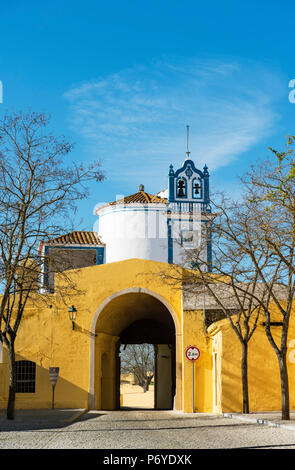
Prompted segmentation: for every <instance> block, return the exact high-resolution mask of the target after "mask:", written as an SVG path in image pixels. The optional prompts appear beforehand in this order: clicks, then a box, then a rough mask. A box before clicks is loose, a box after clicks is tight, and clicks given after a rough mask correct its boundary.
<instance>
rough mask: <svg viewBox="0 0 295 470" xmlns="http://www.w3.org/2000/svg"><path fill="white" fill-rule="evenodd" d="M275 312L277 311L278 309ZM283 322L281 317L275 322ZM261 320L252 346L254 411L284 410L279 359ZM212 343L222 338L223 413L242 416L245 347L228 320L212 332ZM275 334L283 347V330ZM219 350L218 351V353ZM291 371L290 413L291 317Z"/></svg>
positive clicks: (293, 333) (293, 354)
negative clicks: (242, 369)
mask: <svg viewBox="0 0 295 470" xmlns="http://www.w3.org/2000/svg"><path fill="white" fill-rule="evenodd" d="M274 310H275V309H274ZM272 320H273V321H279V320H280V318H279V317H278V316H274V317H273V318H272ZM263 321H264V318H263V317H261V319H260V321H259V322H258V326H257V329H256V331H255V332H254V335H253V337H252V338H251V340H250V342H249V349H248V382H249V406H250V411H252V412H255V411H267V410H268V411H271V410H280V409H281V384H280V372H279V366H278V360H277V356H276V354H275V352H274V350H273V348H272V346H271V345H270V343H269V341H268V339H267V337H266V333H265V329H264V326H263V324H262V323H263ZM210 331H211V336H212V340H214V337H215V335H219V336H221V337H222V340H221V341H220V342H219V346H218V348H219V351H218V353H219V354H220V355H221V371H220V373H221V384H220V385H221V389H222V397H221V401H222V411H223V412H231V411H232V412H242V408H243V406H242V374H241V357H242V346H241V343H240V341H239V340H238V338H237V336H236V334H235V333H234V331H233V329H232V328H231V326H230V324H229V321H228V320H227V319H225V320H222V321H219V322H217V323H216V324H214V325H212V326H211V327H210V328H209V332H210ZM271 331H272V334H273V336H274V338H275V339H276V342H277V344H278V345H280V337H281V335H280V332H281V327H279V326H272V327H271ZM218 348H217V349H218ZM287 367H288V376H289V391H290V409H295V390H294V386H295V383H294V382H295V377H294V374H295V322H294V314H293V315H292V316H291V321H290V326H289V335H288V349H287Z"/></svg>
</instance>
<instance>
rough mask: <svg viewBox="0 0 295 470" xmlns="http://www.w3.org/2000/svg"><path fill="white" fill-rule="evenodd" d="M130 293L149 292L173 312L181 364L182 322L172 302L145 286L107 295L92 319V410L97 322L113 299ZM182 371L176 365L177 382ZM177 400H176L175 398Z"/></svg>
mask: <svg viewBox="0 0 295 470" xmlns="http://www.w3.org/2000/svg"><path fill="white" fill-rule="evenodd" d="M130 293H133V294H134V293H135V294H136V293H137V294H139V293H141V294H148V295H151V296H153V297H155V298H156V299H157V300H159V301H160V302H161V303H162V304H163V305H164V306H165V307H166V308H167V310H168V311H169V313H170V314H171V316H172V319H173V321H174V325H175V335H176V342H175V343H176V351H175V354H176V364H179V363H180V364H181V356H182V354H181V352H182V342H181V341H178V340H179V339H181V336H182V331H181V326H180V322H179V318H178V316H177V314H176V312H175V310H174V309H173V307H172V306H171V305H170V303H169V302H168V301H167V300H166V299H165V298H164V297H162V296H161V295H159V294H158V293H156V292H154V291H152V290H149V289H146V288H143V287H131V288H128V289H123V290H120V291H118V292H115V293H114V294H112V295H110V296H109V297H107V298H106V299H105V300H104V301H103V302H102V303H101V305H100V306H99V307H98V309H97V310H96V312H95V314H94V316H93V319H92V323H91V335H90V338H91V339H90V380H89V398H88V408H89V409H90V410H91V409H95V408H96V398H95V387H94V373H95V329H96V323H97V320H98V318H99V316H100V314H101V312H102V311H103V310H104V308H105V307H106V306H107V305H108V304H109V303H110V302H111V301H112V300H113V299H115V298H116V297H120V296H121V295H124V294H130ZM181 375H182V374H181V372H180V373H179V372H178V367H176V383H177V381H178V380H181ZM176 393H177V387H176ZM175 402H176V400H175Z"/></svg>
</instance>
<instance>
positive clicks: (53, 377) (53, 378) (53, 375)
mask: <svg viewBox="0 0 295 470" xmlns="http://www.w3.org/2000/svg"><path fill="white" fill-rule="evenodd" d="M58 374H59V367H49V379H50V382H51V385H52V386H53V387H54V386H55V385H56V382H57V379H58Z"/></svg>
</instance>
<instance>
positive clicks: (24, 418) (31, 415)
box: [0, 409, 104, 432]
mask: <svg viewBox="0 0 295 470" xmlns="http://www.w3.org/2000/svg"><path fill="white" fill-rule="evenodd" d="M101 416H104V413H85V410H62V409H54V410H16V411H15V416H14V419H13V420H8V419H7V418H6V412H5V411H4V410H1V411H0V432H9V431H42V430H48V429H60V428H64V427H67V426H69V425H70V424H72V423H73V422H74V421H77V420H79V419H83V420H90V419H95V418H99V417H101Z"/></svg>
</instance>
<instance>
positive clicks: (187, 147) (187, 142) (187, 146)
mask: <svg viewBox="0 0 295 470" xmlns="http://www.w3.org/2000/svg"><path fill="white" fill-rule="evenodd" d="M186 155H187V157H186V158H189V155H190V151H189V126H186Z"/></svg>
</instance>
